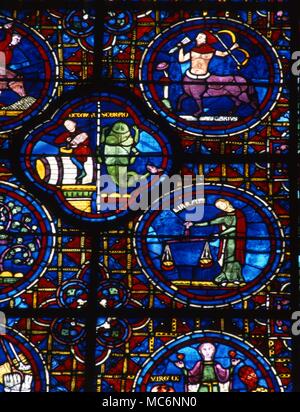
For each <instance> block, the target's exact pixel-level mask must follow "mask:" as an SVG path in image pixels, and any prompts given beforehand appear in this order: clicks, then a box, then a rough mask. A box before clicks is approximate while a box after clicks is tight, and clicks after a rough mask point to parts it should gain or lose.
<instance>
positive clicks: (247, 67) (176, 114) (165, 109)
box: [140, 17, 283, 137]
mask: <svg viewBox="0 0 300 412" xmlns="http://www.w3.org/2000/svg"><path fill="white" fill-rule="evenodd" d="M140 82H141V88H142V92H143V94H144V98H145V100H146V102H147V104H148V105H149V106H150V107H151V108H152V109H153V110H154V111H155V112H156V113H158V114H160V115H162V116H164V117H165V118H166V119H167V121H168V122H169V123H170V125H172V126H173V127H176V128H178V129H179V130H182V131H184V132H185V133H190V134H192V135H195V136H203V135H205V136H212V137H215V136H220V137H222V136H228V135H235V134H240V133H242V132H245V131H247V130H249V129H251V128H253V127H254V126H256V125H257V124H259V123H260V122H261V121H262V120H263V119H264V118H265V117H266V116H267V115H268V114H269V113H270V111H271V110H272V109H273V108H274V105H275V104H276V102H277V100H278V98H279V96H280V93H281V90H282V84H283V78H282V68H281V62H280V60H279V57H278V55H277V52H276V50H275V48H274V47H272V45H271V43H270V42H269V40H267V39H266V38H265V37H264V36H263V35H262V34H260V33H259V32H257V31H255V30H253V29H252V28H251V27H250V26H248V25H247V24H243V23H240V22H237V21H235V20H233V19H230V18H226V19H225V18H221V17H216V18H193V19H188V20H186V21H184V22H179V23H177V24H175V25H173V26H171V27H169V28H167V29H166V30H164V31H163V32H162V33H160V34H159V35H158V36H157V37H156V38H155V39H154V40H153V41H152V42H151V43H150V44H149V46H148V47H147V48H146V51H145V53H144V55H143V57H142V61H141V65H140Z"/></svg>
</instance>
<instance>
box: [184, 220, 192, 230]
mask: <svg viewBox="0 0 300 412" xmlns="http://www.w3.org/2000/svg"><path fill="white" fill-rule="evenodd" d="M184 226H185V228H186V229H189V228H190V227H192V226H194V223H193V222H185V223H184Z"/></svg>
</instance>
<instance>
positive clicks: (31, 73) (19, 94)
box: [0, 17, 58, 132]
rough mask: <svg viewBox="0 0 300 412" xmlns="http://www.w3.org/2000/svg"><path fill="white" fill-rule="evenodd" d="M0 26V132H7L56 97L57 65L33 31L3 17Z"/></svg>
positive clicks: (39, 36)
mask: <svg viewBox="0 0 300 412" xmlns="http://www.w3.org/2000/svg"><path fill="white" fill-rule="evenodd" d="M0 25H1V26H2V29H1V30H0V32H1V35H2V39H1V40H0V61H1V69H0V124H1V127H0V132H8V131H10V130H12V129H17V128H20V127H21V126H22V125H23V124H24V122H25V121H28V120H29V119H31V118H33V117H35V116H37V115H38V114H39V113H41V111H42V110H44V109H45V108H46V107H47V106H48V104H49V103H50V101H51V100H52V99H53V97H54V95H55V93H56V87H57V84H56V77H57V75H58V63H57V59H56V56H55V54H54V52H53V50H52V48H51V46H50V44H49V43H48V42H47V41H46V40H45V39H44V38H43V37H42V36H41V34H40V33H38V32H37V31H35V30H34V29H33V28H31V27H29V26H27V25H25V24H24V23H19V22H18V21H16V20H10V19H8V18H6V17H0Z"/></svg>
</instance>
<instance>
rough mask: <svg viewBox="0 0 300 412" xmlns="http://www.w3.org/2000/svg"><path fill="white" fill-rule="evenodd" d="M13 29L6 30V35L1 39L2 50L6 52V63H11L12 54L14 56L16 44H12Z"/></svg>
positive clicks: (0, 48)
mask: <svg viewBox="0 0 300 412" xmlns="http://www.w3.org/2000/svg"><path fill="white" fill-rule="evenodd" d="M12 33H13V32H12V30H10V29H9V30H6V33H5V37H4V39H3V40H0V51H1V52H3V53H5V64H6V65H9V64H10V62H11V60H12V56H13V48H14V46H10V43H11V41H12Z"/></svg>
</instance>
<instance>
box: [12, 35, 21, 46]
mask: <svg viewBox="0 0 300 412" xmlns="http://www.w3.org/2000/svg"><path fill="white" fill-rule="evenodd" d="M20 41H21V36H19V35H15V36H13V37H12V39H11V43H10V44H11V45H12V46H16V45H17V44H19V43H20Z"/></svg>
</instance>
